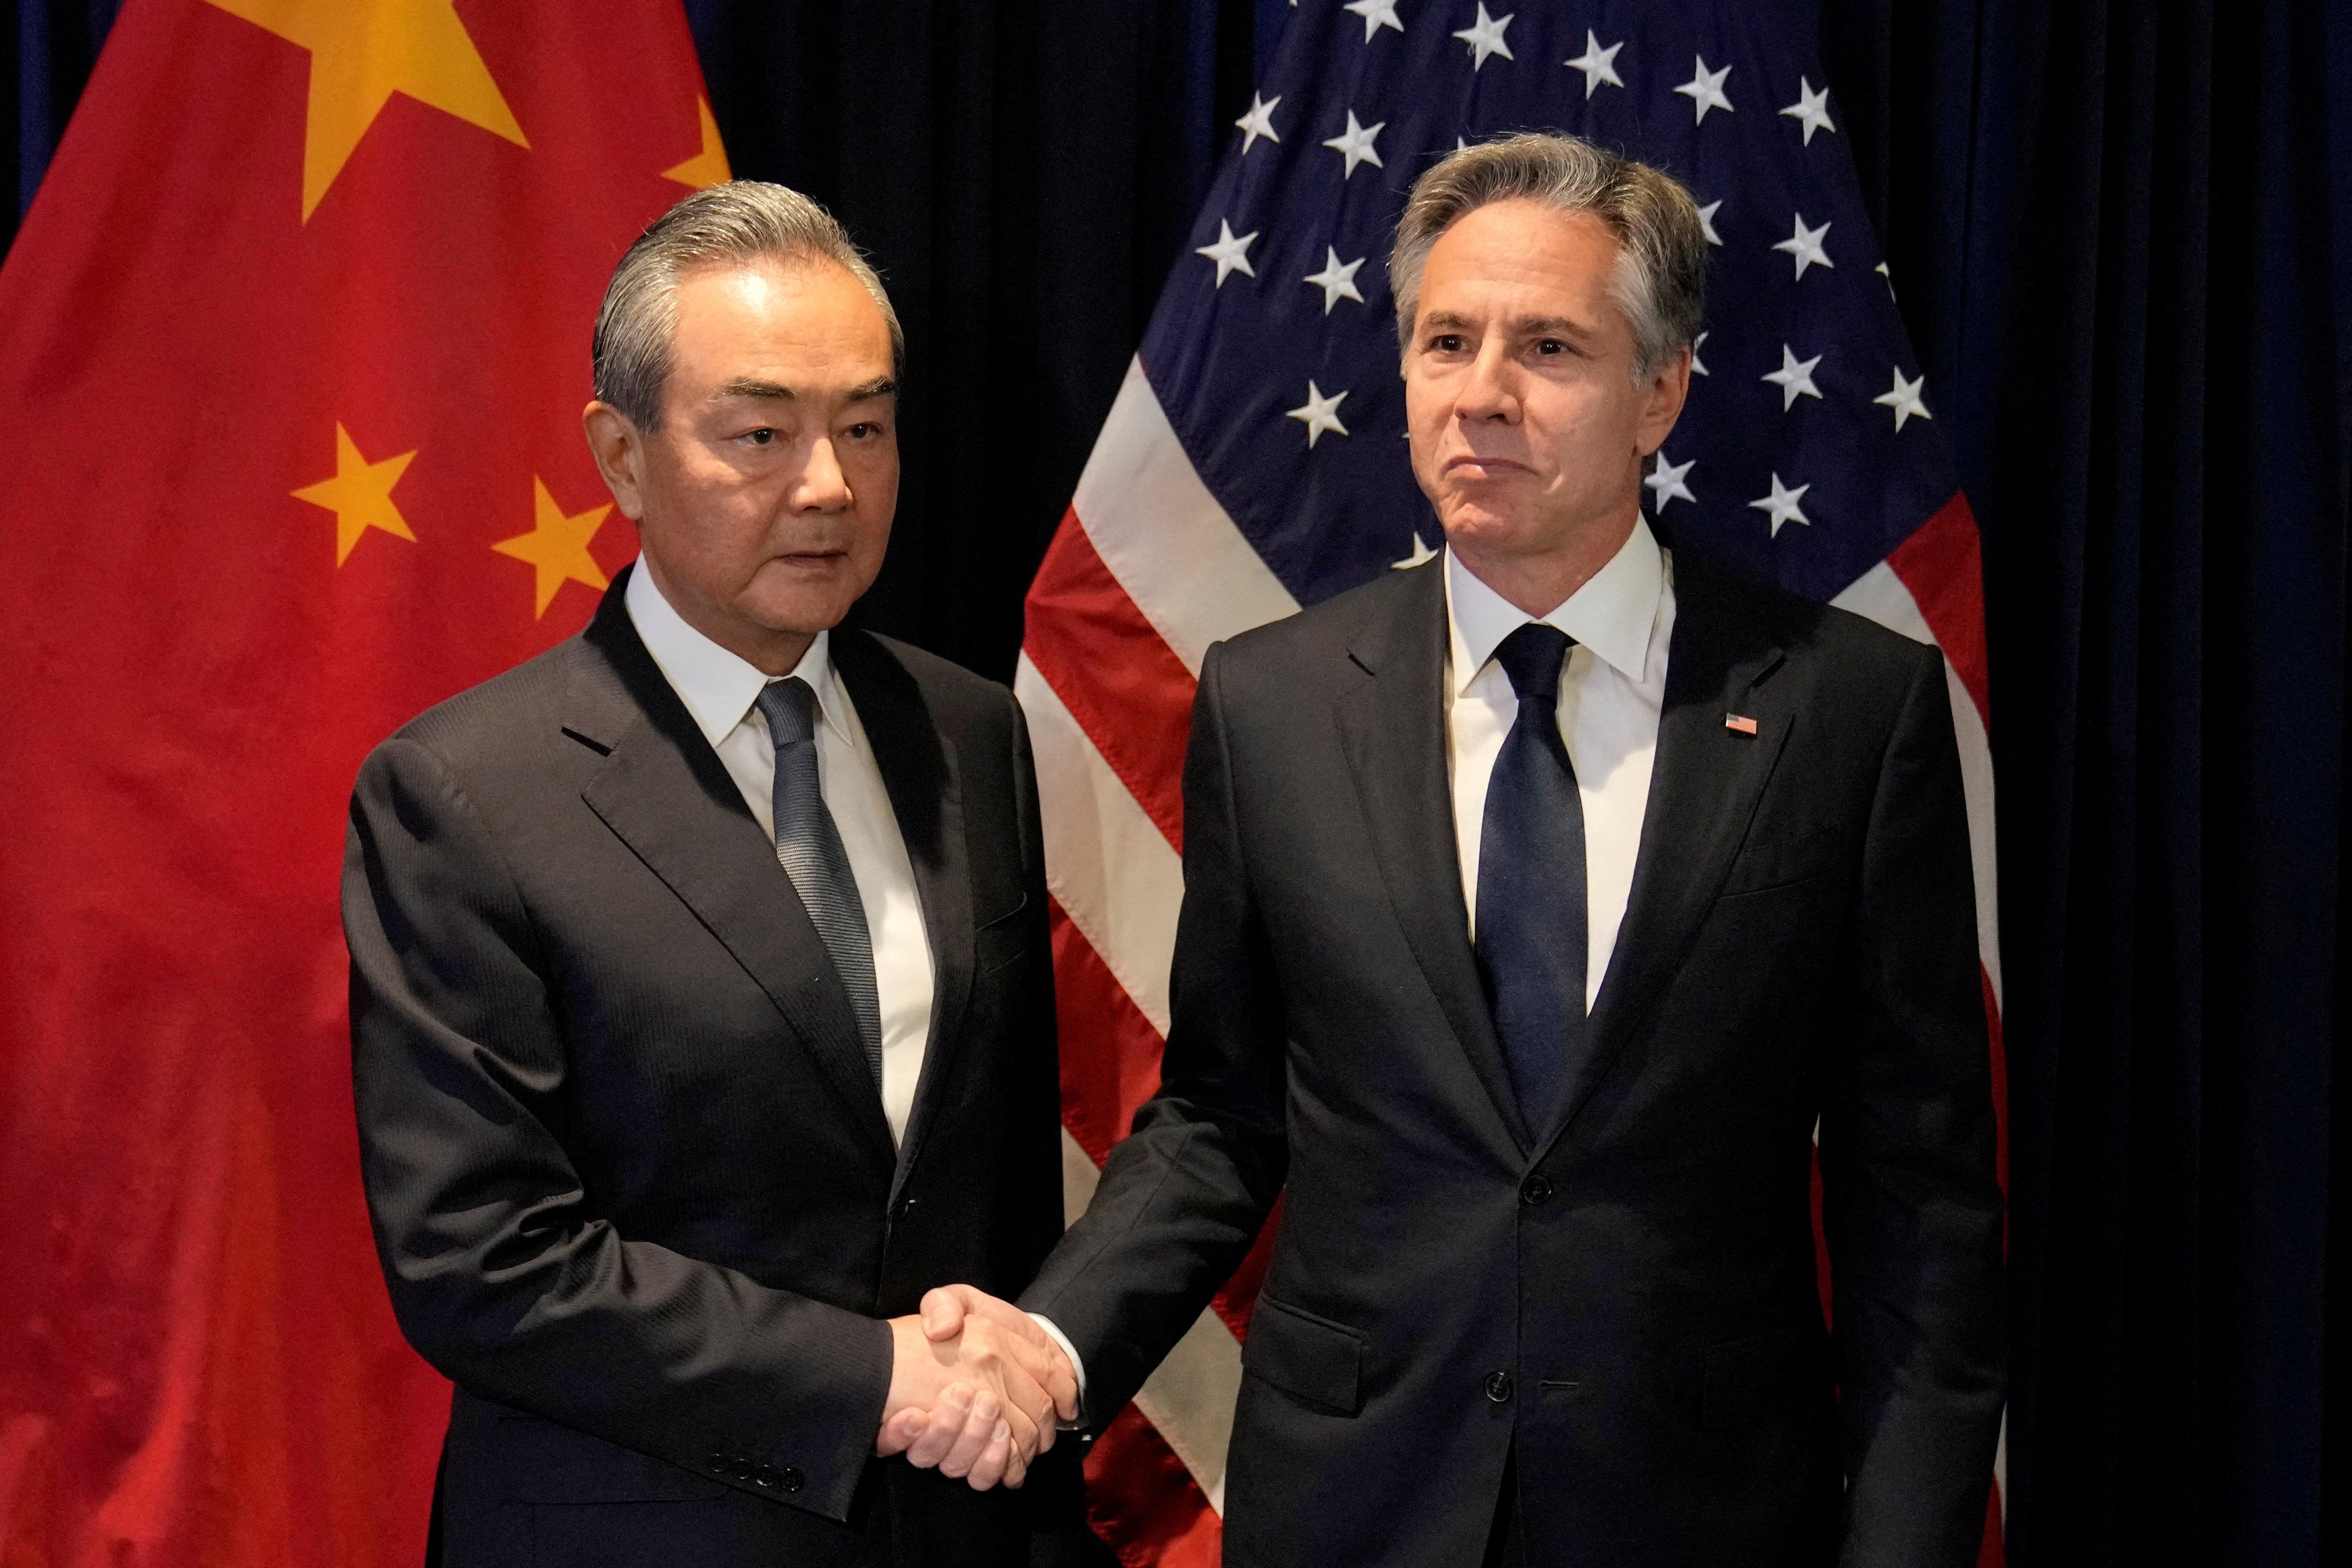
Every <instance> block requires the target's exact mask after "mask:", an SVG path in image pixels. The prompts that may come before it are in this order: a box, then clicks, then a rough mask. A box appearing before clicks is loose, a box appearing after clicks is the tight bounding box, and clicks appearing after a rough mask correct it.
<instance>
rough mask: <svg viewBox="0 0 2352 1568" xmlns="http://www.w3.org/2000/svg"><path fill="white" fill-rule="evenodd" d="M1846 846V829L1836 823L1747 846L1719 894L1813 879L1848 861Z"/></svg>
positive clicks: (1729, 896) (1730, 896) (1743, 892)
mask: <svg viewBox="0 0 2352 1568" xmlns="http://www.w3.org/2000/svg"><path fill="white" fill-rule="evenodd" d="M1845 847H1846V832H1845V829H1844V827H1843V826H1835V825H1833V826H1829V827H1820V828H1815V829H1813V830H1812V831H1811V832H1810V833H1800V834H1798V835H1796V836H1795V837H1790V838H1780V839H1775V840H1772V841H1770V842H1768V843H1763V844H1749V845H1746V846H1744V847H1741V849H1740V851H1739V857H1738V859H1736V860H1734V861H1733V862H1732V863H1731V873H1730V875H1729V876H1728V877H1727V878H1725V879H1724V883H1723V890H1722V891H1721V892H1720V893H1717V895H1716V897H1717V898H1718V899H1736V898H1740V897H1744V896H1745V895H1747V894H1749V893H1769V892H1775V891H1777V890H1779V889H1782V888H1791V887H1795V886H1797V885H1798V884H1799V883H1801V882H1811V881H1812V880H1814V879H1817V878H1820V877H1822V876H1825V875H1827V874H1828V873H1830V872H1832V871H1835V870H1837V869H1839V868H1841V867H1842V866H1843V864H1844V862H1845Z"/></svg>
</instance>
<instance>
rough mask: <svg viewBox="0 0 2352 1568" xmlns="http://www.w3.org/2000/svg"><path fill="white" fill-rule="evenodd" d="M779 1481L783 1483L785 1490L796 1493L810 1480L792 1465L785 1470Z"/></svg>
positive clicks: (780, 1474)
mask: <svg viewBox="0 0 2352 1568" xmlns="http://www.w3.org/2000/svg"><path fill="white" fill-rule="evenodd" d="M778 1479H780V1480H782V1482H783V1487H784V1489H785V1490H786V1491H788V1492H796V1491H798V1490H800V1489H801V1488H802V1487H803V1486H805V1485H806V1484H807V1483H808V1478H807V1477H806V1476H804V1475H803V1474H801V1473H800V1471H798V1470H796V1469H794V1468H793V1467H792V1466H790V1465H786V1466H785V1467H784V1468H783V1469H782V1471H781V1472H780V1473H779V1476H778Z"/></svg>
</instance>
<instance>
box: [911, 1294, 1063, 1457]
mask: <svg viewBox="0 0 2352 1568" xmlns="http://www.w3.org/2000/svg"><path fill="white" fill-rule="evenodd" d="M923 1307H924V1311H923V1314H922V1315H921V1316H920V1317H905V1318H893V1319H891V1320H889V1322H890V1342H891V1363H890V1392H889V1394H888V1395H887V1398H886V1399H885V1401H884V1404H883V1408H882V1429H881V1432H880V1433H879V1435H878V1436H877V1438H876V1441H875V1451H876V1452H877V1453H880V1454H885V1455H887V1454H897V1453H905V1454H906V1455H907V1458H908V1460H909V1461H910V1462H911V1463H914V1464H917V1465H919V1466H924V1467H930V1466H936V1467H937V1468H939V1470H940V1473H941V1474H943V1475H948V1476H954V1477H959V1478H961V1479H964V1480H965V1481H967V1482H969V1483H970V1484H971V1487H972V1488H973V1489H976V1490H981V1491H985V1490H987V1489H989V1488H991V1487H993V1486H995V1485H996V1484H997V1483H998V1482H999V1481H1002V1482H1003V1484H1005V1485H1006V1486H1013V1487H1017V1486H1019V1485H1020V1484H1021V1483H1022V1481H1023V1479H1025V1477H1026V1476H1027V1474H1028V1468H1029V1462H1030V1461H1031V1460H1032V1459H1034V1458H1035V1457H1036V1456H1037V1455H1038V1454H1040V1453H1042V1452H1044V1451H1045V1449H1047V1448H1050V1447H1053V1446H1054V1433H1055V1425H1056V1418H1057V1417H1059V1416H1075V1415H1076V1413H1077V1383H1076V1376H1075V1374H1074V1373H1072V1372H1071V1370H1070V1365H1069V1362H1068V1359H1067V1358H1066V1357H1065V1356H1064V1355H1063V1354H1062V1352H1061V1350H1060V1348H1059V1347H1058V1346H1056V1345H1055V1343H1054V1342H1053V1341H1052V1339H1051V1338H1050V1337H1049V1336H1047V1335H1046V1334H1045V1332H1044V1331H1042V1330H1040V1329H1039V1328H1038V1327H1037V1326H1036V1325H1035V1324H1034V1322H1031V1321H1029V1320H1028V1318H1027V1317H1026V1316H1025V1315H1024V1314H1023V1313H1021V1312H1020V1311H1019V1310H1016V1309H1014V1308H1012V1307H1010V1306H1008V1305H1005V1304H1003V1303H1001V1302H998V1301H996V1300H995V1299H994V1298H993V1297H990V1296H987V1295H985V1294H984V1293H982V1292H981V1291H978V1290H972V1289H970V1288H969V1287H965V1286H956V1287H950V1288H949V1289H942V1290H934V1291H932V1292H931V1293H930V1294H929V1296H927V1297H925V1298H924V1300H923ZM999 1308H1001V1309H1002V1310H994V1309H999Z"/></svg>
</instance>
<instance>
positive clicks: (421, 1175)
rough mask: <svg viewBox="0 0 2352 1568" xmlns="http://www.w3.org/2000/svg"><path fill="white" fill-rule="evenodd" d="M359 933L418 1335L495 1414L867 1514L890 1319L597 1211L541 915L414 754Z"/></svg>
mask: <svg viewBox="0 0 2352 1568" xmlns="http://www.w3.org/2000/svg"><path fill="white" fill-rule="evenodd" d="M343 925H344V932H345V937H346V940H347V941H348V942H349V944H350V948H351V954H352V991H351V1006H352V1072H353V1079H354V1089H355V1091H356V1096H357V1101H358V1111H359V1131H360V1150H361V1160H362V1174H363V1176H364V1178H365V1182H366V1186H367V1194H368V1206H369V1211H370V1214H371V1215H372V1217H373V1222H374V1226H375V1237H376V1247H377V1250H378V1253H379V1255H380V1256H381V1258H382V1259H383V1270H384V1278H385V1279H386V1281H387V1283H388V1284H389V1285H390V1288H391V1292H392V1303H393V1309H394V1313H395V1315H396V1316H397V1317H398V1319H399V1321H400V1325H401V1329H402V1331H404V1333H405V1334H406V1335H407V1337H408V1339H409V1342H411V1343H412V1344H414V1345H415V1347H416V1349H417V1350H418V1351H419V1352H421V1353H422V1354H423V1355H424V1356H425V1359H426V1360H427V1361H429V1362H431V1363H433V1365H434V1366H435V1367H436V1368H438V1369H439V1370H440V1371H441V1372H442V1373H444V1374H445V1375H446V1376H447V1377H448V1378H449V1379H450V1380H451V1381H452V1382H454V1383H456V1384H458V1385H459V1386H461V1387H463V1388H465V1389H467V1390H468V1391H470V1392H472V1393H474V1394H478V1395H480V1396H482V1397H484V1398H488V1399H491V1400H495V1401H497V1402H499V1403H500V1404H504V1405H512V1406H514V1407H516V1408H518V1409H521V1410H524V1411H527V1412H530V1413H531V1414H533V1415H540V1416H543V1417H546V1418H547V1419H550V1420H553V1421H558V1422H561V1423H562V1424H564V1425H566V1426H572V1427H576V1428H578V1429H580V1430H582V1431H584V1432H589V1433H592V1434H593V1435H595V1436H599V1437H603V1438H605V1439H606V1440H608V1441H611V1442H614V1443H618V1444H621V1445H623V1446H625V1447H631V1448H635V1449H637V1450H639V1451H640V1452H643V1453H647V1454H651V1455H654V1456H655V1457H656V1458H663V1459H667V1460H669V1461H670V1462H672V1463H674V1464H677V1465H682V1466H686V1467H688V1468H692V1469H695V1470H698V1471H701V1472H703V1473H704V1474H708V1475H713V1476H715V1477H717V1478H718V1479H725V1480H727V1481H729V1482H730V1484H733V1485H737V1486H740V1487H741V1488H742V1489H745V1490H749V1491H752V1492H755V1493H757V1494H759V1495H761V1496H767V1497H774V1498H778V1499H780V1500H783V1501H786V1502H791V1503H793V1504H796V1505H798V1506H801V1507H804V1508H807V1509H810V1510H814V1511H816V1512H819V1513H823V1514H825V1515H827V1516H829V1517H832V1518H835V1519H839V1518H843V1517H845V1515H846V1513H847V1511H848V1508H849V1500H850V1494H851V1492H852V1490H853V1489H854V1488H855V1487H856V1483H857V1479H858V1477H859V1475H860V1474H861V1473H862V1471H863V1470H864V1468H865V1466H866V1460H867V1458H869V1457H870V1455H871V1454H872V1452H873V1446H874V1440H875V1434H876V1431H877V1428H878V1427H879V1426H880V1422H881V1414H882V1405H883V1401H884V1397H885V1395H886V1394H887V1389H888V1385H889V1376H890V1335H889V1330H888V1328H887V1326H886V1325H885V1324H883V1323H881V1322H878V1321H875V1320H872V1319H869V1318H866V1317H862V1316H860V1315H858V1314H856V1313H854V1312H850V1311H845V1310H841V1309H839V1308H836V1307H832V1306H828V1305H824V1304H822V1303H820V1302H816V1301H814V1300H808V1299H807V1298H804V1297H801V1296H796V1295H793V1294H792V1293H790V1292H787V1291H782V1290H776V1289H769V1288H767V1287H765V1286H762V1285H760V1284H758V1283H756V1282H755V1281H753V1280H752V1279H750V1278H748V1277H746V1276H745V1275H743V1274H740V1273H738V1272H735V1271H733V1270H731V1269H727V1268H719V1267H717V1266H714V1265H712V1264H709V1263H703V1262H698V1261H697V1260H695V1259H693V1258H687V1257H684V1256H682V1255H680V1254H678V1253H677V1252H673V1251H671V1250H669V1249H667V1248H666V1247H658V1246H654V1245H651V1244H649V1243H646V1242H642V1241H633V1240H630V1239H628V1238H626V1237H623V1236H621V1235H619V1234H618V1233H616V1232H615V1231H614V1228H613V1226H612V1225H611V1223H610V1222H609V1221H607V1220H605V1219H604V1218H603V1217H601V1216H600V1215H598V1213H597V1208H596V1205H595V1202H594V1199H593V1194H590V1193H588V1192H587V1191H586V1190H584V1187H583V1183H582V1180H581V1177H580V1174H579V1173H578V1172H577V1171H576V1170H575V1169H574V1168H573V1165H572V1161H571V1159H570V1158H569V1157H568V1156H567V1154H566V1153H565V1152H564V1147H563V1143H562V1135H561V1133H562V1126H563V1114H564V1113H563V1104H564V1091H565V1076H566V1070H567V1068H566V1056H565V1049H564V1044H563V1035H562V1022H561V1018H560V1016H559V1014H558V1010H557V1001H556V998H555V997H554V996H553V995H552V994H551V991H550V988H549V986H548V984H547V983H546V981H545V980H544V978H543V965H542V963H541V962H540V960H539V957H538V953H537V943H536V941H535V938H534V935H533V931H532V928H531V921H530V912H529V910H528V909H527V908H526V907H525V905H524V903H523V901H522V899H521V897H520V893H519V892H518V891H517V889H516V887H515V884H514V881H513V879H512V878H511V877H510V876H509V873H508V871H507V869H506V868H505V866H504V863H503V862H502V860H501V859H500V857H499V848H498V846H497V843H496V842H495V839H494V838H493V837H492V835H491V834H490V833H489V832H488V829H487V828H486V826H485V825H484V824H483V822H482V820H481V819H480V817H479V816H478V815H477V813H476V811H475V810H474V808H473V806H472V805H471V804H470V803H469V801H468V799H467V795H466V794H465V791H464V789H463V787H462V784H461V783H460V781H459V780H458V779H457V777H456V776H455V775H454V774H453V773H452V772H451V770H450V769H449V768H448V767H447V766H446V763H444V762H443V761H442V760H441V758H440V757H439V756H438V755H437V754H436V752H433V751H432V750H430V749H429V748H428V747H426V746H424V745H421V744H419V743H417V742H414V741H409V740H403V739H401V738H398V737H395V738H394V739H393V740H392V741H389V742H385V743H384V745H383V746H382V747H380V748H378V749H377V751H376V752H375V753H374V754H373V755H372V756H371V757H370V758H369V759H368V761H367V763H366V764H365V765H364V766H363V767H362V770H361V773H360V778H359V783H358V786H357V788H356V790H355V791H354V793H353V796H352V818H351V831H350V835H349V839H348V847H347V850H346V854H345V859H344V868H343ZM762 1467H765V1468H766V1470H767V1472H768V1479H767V1481H766V1483H765V1484H764V1485H763V1484H761V1479H760V1477H761V1468H762ZM794 1473H797V1475H798V1477H799V1478H801V1481H800V1485H799V1486H797V1487H794V1486H793V1475H794Z"/></svg>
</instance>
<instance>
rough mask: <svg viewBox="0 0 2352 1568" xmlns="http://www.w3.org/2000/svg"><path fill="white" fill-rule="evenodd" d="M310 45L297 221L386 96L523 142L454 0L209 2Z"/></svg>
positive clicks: (322, 192)
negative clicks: (398, 96) (407, 100)
mask: <svg viewBox="0 0 2352 1568" xmlns="http://www.w3.org/2000/svg"><path fill="white" fill-rule="evenodd" d="M212 3H213V4H214V5H217V6H219V7H220V8H221V9H222V10H224V11H226V12H228V13H229V14H230V15H232V16H242V17H244V18H245V19H246V20H247V21H248V22H251V23H253V24H254V25H255V26H259V27H263V28H266V29H268V31H270V32H272V33H275V34H277V35H278V37H281V38H285V39H287V40H289V42H292V43H296V44H299V45H301V46H302V47H304V48H306V49H308V50H310V128H309V131H308V132H307V133H306V134H305V136H304V139H303V144H302V221H303V222H305V223H308V222H310V214H311V212H312V210H313V209H315V208H316V207H317V206H318V205H319V198H320V197H321V196H323V195H326V194H327V187H328V186H330V185H331V184H334V183H335V176H336V175H337V174H341V173H342V172H343V164H344V163H346V162H348V161H349V160H350V158H351V155H352V149H353V148H355V147H357V146H358V145H359V144H360V138H361V137H362V136H364V135H366V134H367V130H368V127H369V126H371V125H373V124H374V123H375V117H376V116H377V114H379V113H381V112H382V111H383V106H384V104H385V103H386V102H387V101H389V100H391V98H392V95H393V94H394V93H395V92H404V93H406V94H407V95H408V96H409V97H411V98H413V99H415V100H417V101H418V102H419V103H426V104H430V105H432V106H433V107H434V108H436V109H440V110H447V111H448V112H449V113H451V114H454V115H456V116H457V118H458V119H460V120H463V121H467V123H469V124H473V125H478V126H480V127H481V128H482V129H483V130H485V131H488V132H492V133H494V134H496V135H499V136H503V137H505V138H506V139H507V140H508V141H509V142H513V143H514V144H515V145H517V146H518V147H528V146H530V142H527V141H525V140H524V139H523V133H522V127H521V126H520V125H518V124H516V123H515V117H514V112H513V110H509V108H507V100H506V99H505V98H504V97H503V96H502V95H500V93H499V84H498V83H497V82H495V81H493V80H491V79H490V68H489V67H488V65H486V64H484V63H483V61H482V55H481V51H480V50H479V49H477V48H476V47H474V40H473V38H472V37H470V36H469V35H468V34H467V31H466V25H465V24H464V23H463V22H460V21H459V20H457V12H456V11H455V10H453V9H452V8H451V6H452V5H453V3H454V0H212Z"/></svg>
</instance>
